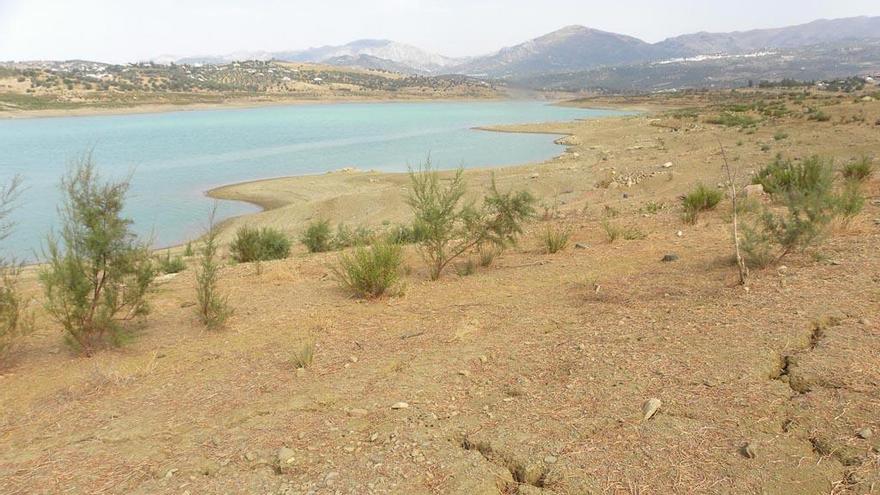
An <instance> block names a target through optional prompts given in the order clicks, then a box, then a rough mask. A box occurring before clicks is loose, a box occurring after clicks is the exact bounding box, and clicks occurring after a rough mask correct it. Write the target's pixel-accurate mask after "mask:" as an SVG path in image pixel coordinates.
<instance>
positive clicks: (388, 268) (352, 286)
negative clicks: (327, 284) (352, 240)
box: [334, 242, 403, 298]
mask: <svg viewBox="0 0 880 495" xmlns="http://www.w3.org/2000/svg"><path fill="white" fill-rule="evenodd" d="M402 266H403V248H402V247H401V246H400V245H399V244H391V243H387V242H378V243H376V244H373V245H372V246H370V247H364V246H360V247H357V248H355V249H354V251H353V252H352V253H349V254H346V253H343V254H341V255H339V264H338V266H337V267H336V268H335V270H334V271H335V273H336V277H337V279H338V280H339V282H340V284H341V285H342V286H343V287H345V288H347V289H349V290H351V291H352V292H353V293H354V294H355V295H356V296H358V297H365V298H375V297H380V296H382V295H385V294H388V293H390V292H392V291H395V290H397V289H398V285H399V283H400V278H401V272H402Z"/></svg>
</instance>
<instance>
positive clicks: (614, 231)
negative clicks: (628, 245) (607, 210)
mask: <svg viewBox="0 0 880 495" xmlns="http://www.w3.org/2000/svg"><path fill="white" fill-rule="evenodd" d="M602 230H603V231H604V232H605V238H606V239H608V242H609V243H611V244H614V241H616V240H617V239H620V238H621V237H622V236H623V229H621V228H620V227H618V226H617V225H615V224H613V223H611V222H609V221H608V220H607V219H604V220H602Z"/></svg>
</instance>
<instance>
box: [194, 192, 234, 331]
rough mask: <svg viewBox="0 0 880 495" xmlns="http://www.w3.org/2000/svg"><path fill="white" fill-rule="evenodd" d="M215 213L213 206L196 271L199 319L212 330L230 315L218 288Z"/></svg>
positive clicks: (222, 323) (219, 265)
mask: <svg viewBox="0 0 880 495" xmlns="http://www.w3.org/2000/svg"><path fill="white" fill-rule="evenodd" d="M216 211H217V207H216V206H215V207H214V210H213V211H212V212H211V217H210V221H209V222H208V231H207V232H206V233H205V241H204V242H205V245H204V247H203V248H202V250H201V252H200V257H199V264H198V268H197V269H196V299H197V301H198V311H199V319H200V320H201V321H202V323H203V324H204V325H205V326H206V327H208V328H209V329H212V330H213V329H217V328H220V327H222V326H223V325H224V324H225V323H226V320H227V318H229V316H231V315H232V309H231V308H230V307H229V298H228V296H225V295H223V294H221V293H220V290H219V288H218V282H219V281H220V267H221V263H220V259H219V256H218V254H217V248H218V246H217V227H216V225H214V216H215V214H216Z"/></svg>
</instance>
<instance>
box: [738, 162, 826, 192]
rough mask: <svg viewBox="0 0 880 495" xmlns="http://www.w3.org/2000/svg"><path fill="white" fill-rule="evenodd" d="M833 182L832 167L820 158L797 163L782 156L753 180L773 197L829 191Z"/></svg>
mask: <svg viewBox="0 0 880 495" xmlns="http://www.w3.org/2000/svg"><path fill="white" fill-rule="evenodd" d="M833 182H834V173H833V169H832V167H830V166H829V165H828V163H827V162H826V161H824V160H822V159H821V158H819V157H818V156H813V157H810V158H808V159H806V160H803V162H801V163H795V162H793V161H792V160H790V159H786V158H783V156H782V155H781V154H779V155H776V158H775V159H774V160H773V162H771V163H770V164H769V165H767V166H766V167H764V168H763V169H762V170H760V171H759V172H758V173H757V174H756V175H755V177H754V178H753V179H752V183H753V184H761V185H762V186H763V187H764V191H766V192H767V193H768V194H771V195H779V194H788V193H799V194H806V193H809V192H811V191H820V190H821V191H824V190H829V189H830V188H831V185H832V183H833Z"/></svg>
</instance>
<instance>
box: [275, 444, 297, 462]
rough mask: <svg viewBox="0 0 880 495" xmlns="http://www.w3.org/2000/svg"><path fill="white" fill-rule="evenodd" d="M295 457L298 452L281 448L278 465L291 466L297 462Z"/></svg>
mask: <svg viewBox="0 0 880 495" xmlns="http://www.w3.org/2000/svg"><path fill="white" fill-rule="evenodd" d="M295 455H296V452H294V451H293V449H289V448H287V447H281V448H280V449H278V465H279V466H287V465H289V464H292V463H293V461H294V460H295V459H294V457H295Z"/></svg>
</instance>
